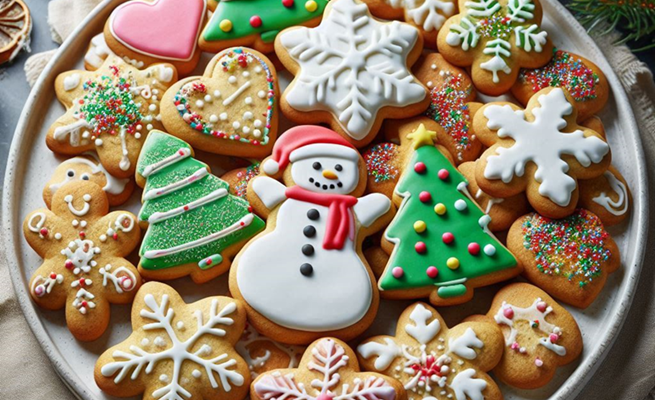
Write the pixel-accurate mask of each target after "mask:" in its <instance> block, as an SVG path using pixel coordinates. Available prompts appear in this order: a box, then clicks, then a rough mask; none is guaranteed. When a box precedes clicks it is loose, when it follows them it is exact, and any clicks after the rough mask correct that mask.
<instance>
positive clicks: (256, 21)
mask: <svg viewBox="0 0 655 400" xmlns="http://www.w3.org/2000/svg"><path fill="white" fill-rule="evenodd" d="M250 26H252V27H253V28H259V27H260V26H262V19H261V17H260V16H259V15H253V16H252V17H250Z"/></svg>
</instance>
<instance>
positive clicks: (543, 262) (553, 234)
mask: <svg viewBox="0 0 655 400" xmlns="http://www.w3.org/2000/svg"><path fill="white" fill-rule="evenodd" d="M507 246H508V247H509V249H510V250H511V251H512V252H513V253H514V254H516V257H517V258H518V259H519V261H520V263H521V264H522V265H523V276H525V278H526V279H528V280H529V281H530V282H532V283H533V284H535V285H536V286H539V287H540V288H541V289H543V290H544V291H546V293H548V294H550V295H551V296H553V297H555V298H556V299H559V300H561V301H563V302H565V303H568V304H571V305H572V306H575V307H578V308H587V307H588V306H589V305H590V304H591V303H592V302H593V301H594V300H595V299H596V297H597V296H598V294H599V293H600V291H601V290H602V289H603V286H605V282H606V281H607V277H608V276H609V274H611V273H612V272H614V271H616V270H617V269H618V268H619V266H620V263H621V256H620V254H619V248H618V246H617V245H616V243H615V242H614V240H613V239H612V237H611V236H610V235H609V233H607V231H606V230H605V228H604V227H603V223H602V222H601V221H600V218H598V217H597V216H596V215H595V214H593V213H591V212H590V211H587V210H585V209H582V208H580V209H577V210H576V211H575V212H574V213H573V214H572V215H570V216H569V217H566V218H563V219H559V220H553V219H549V218H546V217H542V216H541V215H539V214H537V213H531V214H527V215H525V216H523V217H521V218H519V219H518V220H517V221H516V222H515V223H514V225H512V227H511V228H510V230H509V233H508V236H507Z"/></svg>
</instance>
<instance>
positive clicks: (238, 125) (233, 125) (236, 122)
mask: <svg viewBox="0 0 655 400" xmlns="http://www.w3.org/2000/svg"><path fill="white" fill-rule="evenodd" d="M240 127H241V124H240V123H239V121H234V122H232V128H234V129H239V128H240Z"/></svg>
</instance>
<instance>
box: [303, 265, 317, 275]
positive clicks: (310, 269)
mask: <svg viewBox="0 0 655 400" xmlns="http://www.w3.org/2000/svg"><path fill="white" fill-rule="evenodd" d="M300 273H301V274H303V275H304V276H311V274H313V273H314V267H312V264H308V263H304V264H303V265H301V266H300Z"/></svg>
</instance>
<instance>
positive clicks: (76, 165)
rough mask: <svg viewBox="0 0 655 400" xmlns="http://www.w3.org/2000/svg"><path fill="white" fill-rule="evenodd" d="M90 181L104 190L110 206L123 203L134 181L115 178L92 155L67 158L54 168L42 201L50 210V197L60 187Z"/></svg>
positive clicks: (85, 154)
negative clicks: (75, 182) (80, 181)
mask: <svg viewBox="0 0 655 400" xmlns="http://www.w3.org/2000/svg"><path fill="white" fill-rule="evenodd" d="M79 180H82V181H91V182H94V183H96V184H98V185H100V187H101V188H102V190H104V192H105V194H106V195H107V200H108V201H109V205H110V206H118V205H121V204H123V203H125V202H126V201H127V200H128V199H129V198H130V195H131V194H132V191H133V190H134V180H132V179H129V178H116V177H115V176H113V175H111V174H110V173H109V172H107V170H106V169H105V168H104V167H103V166H102V164H100V161H99V160H98V158H97V157H96V155H95V154H94V153H91V152H89V153H84V154H82V155H81V156H78V157H73V158H69V159H68V160H65V161H63V162H62V163H61V164H59V165H58V166H57V168H55V172H54V173H53V174H52V177H51V178H50V180H49V181H48V183H46V185H45V187H44V188H43V201H45V204H46V205H47V206H48V208H50V204H51V203H52V196H54V194H55V193H56V192H57V190H59V188H60V187H62V186H63V185H65V184H66V183H68V182H71V181H79Z"/></svg>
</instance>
